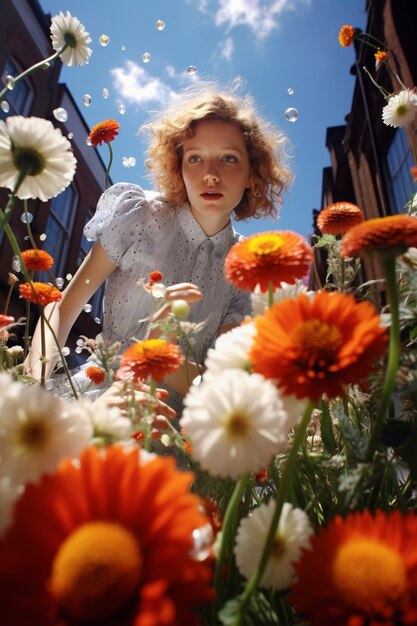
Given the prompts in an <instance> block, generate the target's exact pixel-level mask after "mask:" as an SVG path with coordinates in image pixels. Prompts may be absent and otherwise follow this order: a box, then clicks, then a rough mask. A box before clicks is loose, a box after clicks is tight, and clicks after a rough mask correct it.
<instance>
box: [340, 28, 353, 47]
mask: <svg viewBox="0 0 417 626" xmlns="http://www.w3.org/2000/svg"><path fill="white" fill-rule="evenodd" d="M355 37H356V28H353V26H350V25H349V24H344V25H343V26H342V28H341V29H340V31H339V43H340V45H341V46H343V48H349V46H350V45H351V43H352V41H353V40H354V39H355Z"/></svg>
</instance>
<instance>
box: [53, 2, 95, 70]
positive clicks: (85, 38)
mask: <svg viewBox="0 0 417 626" xmlns="http://www.w3.org/2000/svg"><path fill="white" fill-rule="evenodd" d="M51 41H52V47H53V49H54V50H55V51H56V52H59V50H62V48H63V47H64V46H65V44H66V43H69V46H68V48H66V50H64V52H62V54H60V55H59V56H60V58H61V61H62V62H63V63H65V64H66V65H69V66H70V67H71V66H75V65H83V64H84V63H88V61H89V58H90V56H91V52H92V50H91V49H90V48H89V47H88V44H89V43H90V42H91V37H90V35H89V33H87V32H86V30H85V28H84V26H83V25H82V24H81V22H80V21H79V20H78V19H77V18H76V17H73V16H72V15H71V13H70V12H69V11H67V13H66V15H64V13H62V11H61V12H60V13H59V14H58V15H55V17H53V18H52V20H51Z"/></svg>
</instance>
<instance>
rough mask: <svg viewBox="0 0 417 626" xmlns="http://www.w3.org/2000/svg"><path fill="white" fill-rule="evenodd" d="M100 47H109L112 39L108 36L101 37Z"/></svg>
mask: <svg viewBox="0 0 417 626" xmlns="http://www.w3.org/2000/svg"><path fill="white" fill-rule="evenodd" d="M98 40H99V42H100V45H101V46H103V48H105V47H106V46H108V45H109V43H110V37H109V36H108V35H100V37H99V38H98Z"/></svg>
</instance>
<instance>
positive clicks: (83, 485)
mask: <svg viewBox="0 0 417 626" xmlns="http://www.w3.org/2000/svg"><path fill="white" fill-rule="evenodd" d="M192 480H193V476H192V474H191V473H190V472H180V471H179V470H177V469H176V467H175V461H174V459H170V458H168V457H165V458H161V457H160V458H154V459H152V460H149V461H146V460H145V461H142V453H141V452H140V450H139V449H138V448H136V447H134V448H133V449H132V448H131V449H123V448H122V447H120V446H110V447H108V448H106V449H105V450H98V449H96V448H89V449H87V450H86V451H85V452H84V453H83V454H82V455H81V457H80V461H79V462H77V463H74V462H73V461H71V460H66V461H64V462H63V463H62V464H61V465H60V467H59V468H58V470H57V472H56V473H55V474H54V475H49V476H44V478H43V480H42V481H41V482H40V483H39V484H36V485H34V484H29V485H27V486H26V489H25V491H24V493H23V495H22V497H21V498H20V500H19V501H18V502H17V505H16V508H15V517H14V524H13V525H12V527H11V529H10V530H9V532H8V534H7V535H6V537H5V539H4V540H3V541H2V542H0V606H1V607H2V609H1V610H2V623H4V624H8V626H26V625H27V624H28V623H30V624H42V626H58V625H59V626H70V625H74V624H104V623H105V624H106V626H120V625H121V624H125V626H127V625H130V626H148V625H149V624H155V625H157V624H158V625H159V624H161V625H162V624H164V626H180V625H181V624H187V626H188V625H189V626H197V624H198V620H197V617H196V615H195V613H194V609H195V608H196V607H197V606H199V605H201V604H203V603H205V602H206V601H208V600H210V599H211V597H212V592H211V588H210V578H211V573H210V570H209V567H208V564H207V563H204V562H201V561H200V562H199V561H198V560H194V559H193V558H192V557H191V555H190V552H191V550H192V548H193V540H192V534H193V531H194V530H195V529H197V528H201V527H203V526H205V525H206V524H208V521H209V520H208V519H207V517H206V516H205V515H204V514H203V513H202V512H201V510H199V507H200V505H201V500H200V499H199V498H198V497H197V496H196V495H194V494H191V493H190V491H189V488H190V485H191V482H192ZM3 620H4V621H3Z"/></svg>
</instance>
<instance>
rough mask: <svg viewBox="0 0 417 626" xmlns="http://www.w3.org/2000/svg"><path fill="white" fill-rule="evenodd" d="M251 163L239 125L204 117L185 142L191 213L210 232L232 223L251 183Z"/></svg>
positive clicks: (186, 185)
mask: <svg viewBox="0 0 417 626" xmlns="http://www.w3.org/2000/svg"><path fill="white" fill-rule="evenodd" d="M250 174H251V169H250V163H249V155H248V151H247V148H246V142H245V139H244V137H243V134H242V131H241V130H240V128H239V127H238V126H237V125H235V124H232V123H231V122H226V121H223V120H212V119H207V120H201V121H200V122H197V124H196V125H195V127H194V136H193V137H191V138H190V139H186V140H185V141H184V143H183V157H182V176H183V179H184V184H185V188H186V191H187V195H188V200H189V203H190V208H191V212H192V214H193V215H194V217H195V219H196V220H197V222H198V223H199V224H200V226H201V227H202V228H203V230H204V232H205V233H206V234H207V235H209V236H210V235H213V234H215V233H216V232H219V231H220V230H221V229H222V228H224V227H225V226H226V224H227V223H228V222H229V219H230V214H231V213H232V211H233V209H234V208H235V207H236V206H237V205H238V204H239V203H240V201H241V200H242V196H243V194H244V191H245V189H246V188H248V187H249V182H250Z"/></svg>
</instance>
